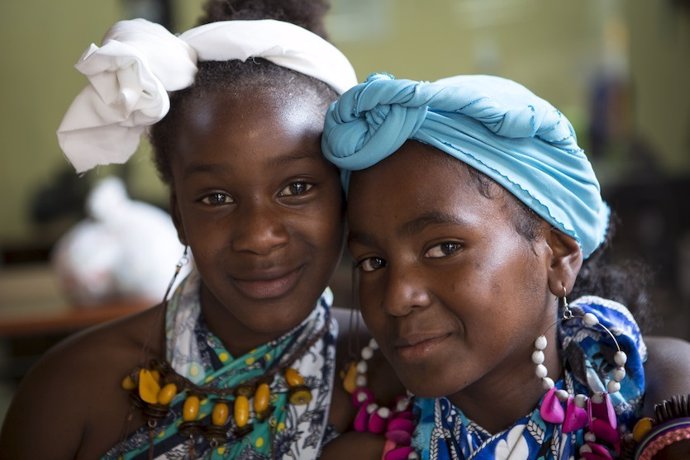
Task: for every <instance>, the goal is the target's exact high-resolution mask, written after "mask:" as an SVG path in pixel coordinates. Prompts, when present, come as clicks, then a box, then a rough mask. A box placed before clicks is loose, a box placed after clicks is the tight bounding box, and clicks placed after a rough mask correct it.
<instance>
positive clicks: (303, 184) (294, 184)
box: [278, 181, 314, 197]
mask: <svg viewBox="0 0 690 460" xmlns="http://www.w3.org/2000/svg"><path fill="white" fill-rule="evenodd" d="M297 186H301V187H303V190H300V191H297V192H295V191H294V190H290V189H291V188H293V187H297ZM313 188H314V184H311V183H309V182H306V181H296V182H292V183H290V184H288V185H287V186H286V187H285V188H283V189H282V190H281V191H280V192H279V193H278V196H281V197H290V196H300V195H304V194H305V193H308V192H309V191H310V190H311V189H313ZM286 190H289V192H290V193H289V194H286V193H284V192H285V191H286Z"/></svg>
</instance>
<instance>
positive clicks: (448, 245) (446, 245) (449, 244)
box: [356, 241, 462, 273]
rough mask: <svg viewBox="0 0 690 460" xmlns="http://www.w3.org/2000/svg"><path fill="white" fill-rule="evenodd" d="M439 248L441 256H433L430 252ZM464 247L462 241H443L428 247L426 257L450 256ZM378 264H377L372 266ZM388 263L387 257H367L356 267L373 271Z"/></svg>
mask: <svg viewBox="0 0 690 460" xmlns="http://www.w3.org/2000/svg"><path fill="white" fill-rule="evenodd" d="M435 248H439V249H440V250H441V252H442V254H441V255H439V256H432V255H430V253H431V252H432V250H433V249H435ZM461 249H462V243H458V242H457V241H444V242H442V243H438V244H435V245H434V246H432V247H430V248H429V249H427V251H426V252H425V253H424V256H425V257H428V258H430V259H441V258H444V257H449V256H451V255H453V254H455V253H456V252H458V251H460V250H461ZM372 265H376V266H372ZM386 265H387V263H386V261H385V259H383V258H381V257H367V258H364V259H362V260H360V261H359V262H357V264H356V267H357V268H359V269H360V270H361V271H363V272H367V273H370V272H373V271H376V270H379V269H381V268H384V267H385V266H386Z"/></svg>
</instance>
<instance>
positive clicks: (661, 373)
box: [644, 336, 690, 460]
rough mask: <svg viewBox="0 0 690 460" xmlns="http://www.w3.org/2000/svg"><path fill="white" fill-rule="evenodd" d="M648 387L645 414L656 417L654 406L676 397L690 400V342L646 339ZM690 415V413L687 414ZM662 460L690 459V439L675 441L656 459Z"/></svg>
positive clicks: (664, 338)
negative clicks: (683, 396) (684, 397)
mask: <svg viewBox="0 0 690 460" xmlns="http://www.w3.org/2000/svg"><path fill="white" fill-rule="evenodd" d="M645 342H646V343H647V349H648V353H649V354H648V359H647V362H646V363H645V375H646V377H647V388H646V394H645V405H644V413H645V415H647V416H650V417H652V418H654V405H655V404H657V403H659V402H661V401H664V400H667V399H670V398H671V397H672V396H674V395H688V396H689V397H690V342H686V341H685V340H681V339H676V338H671V337H653V336H650V337H645ZM688 416H690V414H688ZM654 458H655V459H659V460H680V459H688V458H690V440H687V439H686V440H683V441H678V442H675V443H673V444H671V445H669V446H668V447H666V448H664V449H663V450H661V451H660V452H659V453H657V454H656V455H655V456H654Z"/></svg>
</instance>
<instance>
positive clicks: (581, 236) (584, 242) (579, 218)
mask: <svg viewBox="0 0 690 460" xmlns="http://www.w3.org/2000/svg"><path fill="white" fill-rule="evenodd" d="M408 139H414V140H417V141H420V142H423V143H426V144H429V145H432V146H434V147H436V148H437V149H439V150H441V151H443V152H446V153H448V154H449V155H452V156H453V157H455V158H457V159H458V160H460V161H463V162H464V163H467V164H468V165H469V166H471V167H473V168H475V169H477V170H479V171H480V172H482V173H484V174H485V175H487V176H488V177H490V178H491V179H493V180H494V181H496V182H497V183H499V184H500V185H501V186H503V187H504V188H505V189H507V190H508V191H509V192H511V193H512V194H513V195H514V196H515V197H517V198H518V199H519V200H521V201H522V202H523V203H525V204H526V205H527V206H528V207H530V208H531V209H532V210H534V211H535V212H536V213H537V214H538V215H539V216H541V217H542V218H543V219H545V220H546V221H547V222H549V223H550V224H551V225H553V226H554V227H555V228H557V229H558V230H560V231H562V232H563V233H565V234H567V235H570V236H571V237H573V238H574V239H575V240H576V241H577V242H578V244H579V245H580V247H581V248H582V252H583V255H584V257H588V256H589V255H590V254H591V253H592V252H594V250H595V249H596V248H597V247H598V246H599V245H600V244H601V243H602V242H603V241H604V239H605V237H606V231H607V228H608V221H609V208H608V206H607V205H606V203H604V201H603V200H602V197H601V191H600V188H599V182H598V181H597V178H596V176H595V174H594V171H593V170H592V165H591V164H590V162H589V160H588V159H587V157H586V156H585V153H584V151H583V150H582V149H581V148H580V147H579V146H578V145H577V139H576V136H575V131H574V130H573V127H572V125H571V124H570V122H569V121H568V120H567V118H566V117H565V116H564V115H563V114H561V113H560V112H559V111H558V110H557V109H556V108H555V107H553V106H552V105H551V104H549V103H548V102H547V101H545V100H543V99H541V98H539V97H537V96H536V95H535V94H533V93H532V92H531V91H529V90H528V89H527V88H525V87H524V86H522V85H520V84H518V83H515V82H513V81H511V80H506V79H504V78H500V77H493V76H486V75H462V76H457V77H451V78H446V79H442V80H438V81H436V82H432V83H428V82H418V81H412V80H402V79H400V80H397V79H395V78H393V77H392V76H390V75H387V74H373V75H371V76H370V77H369V78H368V79H367V81H366V82H364V83H362V84H360V85H357V86H355V87H354V88H352V89H350V90H349V91H347V92H345V93H344V94H343V95H342V96H341V97H340V99H339V100H338V101H337V102H334V103H333V104H332V105H331V106H330V108H329V109H328V113H327V115H326V123H325V127H324V134H323V138H322V148H323V152H324V155H325V156H326V158H327V159H328V160H329V161H331V162H332V163H333V164H335V165H336V166H337V167H339V168H340V169H341V171H342V179H343V185H344V187H345V189H346V190H347V186H348V182H349V177H350V172H351V171H357V170H361V169H366V168H368V167H370V166H373V165H375V164H376V163H378V162H379V161H381V160H383V159H385V158H387V157H388V156H389V155H392V154H393V153H394V152H395V151H396V150H398V149H399V148H400V147H401V146H402V145H403V144H404V143H405V141H407V140H408ZM423 167H424V166H423V165H420V168H421V170H422V171H423Z"/></svg>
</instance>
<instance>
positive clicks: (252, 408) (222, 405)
mask: <svg viewBox="0 0 690 460" xmlns="http://www.w3.org/2000/svg"><path fill="white" fill-rule="evenodd" d="M329 318H330V315H328V316H327V318H326V320H325V322H324V325H323V327H321V328H320V329H319V330H318V331H317V333H316V334H314V335H313V336H312V337H311V338H310V340H309V341H307V342H305V343H304V344H302V345H301V346H300V347H298V348H297V349H296V350H295V351H294V352H293V353H292V354H291V355H289V356H286V357H285V359H281V360H279V361H276V362H275V363H274V364H273V365H272V366H271V367H270V368H268V369H267V370H266V372H265V373H264V374H263V375H260V376H257V377H254V378H251V379H248V380H246V381H244V382H241V383H239V384H237V385H234V386H232V387H227V388H218V387H213V386H204V385H198V384H195V383H193V382H192V381H190V380H189V379H187V378H185V377H183V376H181V375H180V374H178V373H177V372H176V371H175V370H174V369H173V368H172V366H171V365H170V364H169V363H168V362H167V361H162V360H152V361H151V362H150V363H149V365H148V366H146V367H141V366H139V367H137V368H135V369H133V370H132V372H130V373H129V374H128V375H126V376H125V377H124V378H123V380H122V383H121V386H122V388H123V389H124V390H126V391H129V392H130V399H131V401H132V403H133V405H134V407H136V408H138V409H140V410H141V411H142V412H143V415H144V418H145V420H146V426H147V427H148V431H149V438H150V449H152V448H153V437H154V431H155V430H156V428H157V427H158V426H159V423H160V422H161V421H162V420H164V419H165V418H166V417H167V416H168V414H169V412H170V409H171V403H172V401H173V399H175V398H176V396H178V395H179V394H181V393H185V394H186V397H185V400H184V403H183V405H182V411H181V414H182V420H181V423H180V424H179V428H178V429H179V432H180V433H181V434H182V435H183V436H185V437H188V438H189V439H190V452H192V451H193V444H194V439H195V438H196V437H197V436H199V435H201V436H204V437H206V439H207V440H208V442H209V444H210V445H211V447H214V448H215V447H218V446H222V445H223V444H225V443H227V442H228V441H229V440H230V439H237V438H241V437H243V436H244V435H246V434H247V433H249V432H251V431H252V421H253V420H257V421H264V420H265V419H266V418H268V417H269V416H270V414H271V413H272V412H273V410H274V407H273V405H272V400H273V399H274V395H272V394H271V389H270V388H271V387H270V385H271V382H272V381H273V379H274V378H275V377H276V375H281V374H282V377H283V378H284V380H285V384H286V386H287V388H288V393H289V396H288V401H289V403H290V404H292V405H306V404H309V402H310V401H311V399H312V393H311V389H310V388H309V386H307V385H306V384H305V380H304V378H303V377H302V375H300V373H299V372H298V371H297V370H296V369H294V368H292V367H290V364H291V363H293V362H295V361H296V360H297V359H299V358H300V357H301V356H302V355H303V354H304V353H305V352H306V351H307V350H309V349H310V348H311V347H312V346H313V345H314V344H315V343H316V342H317V341H318V340H319V339H321V338H322V337H323V335H324V334H325V333H326V331H327V330H328V327H329V324H330V319H329ZM209 398H214V399H213V401H212V402H213V408H212V410H211V413H210V416H209V417H206V415H208V414H201V413H200V407H201V405H202V403H203V401H204V400H206V399H209Z"/></svg>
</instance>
